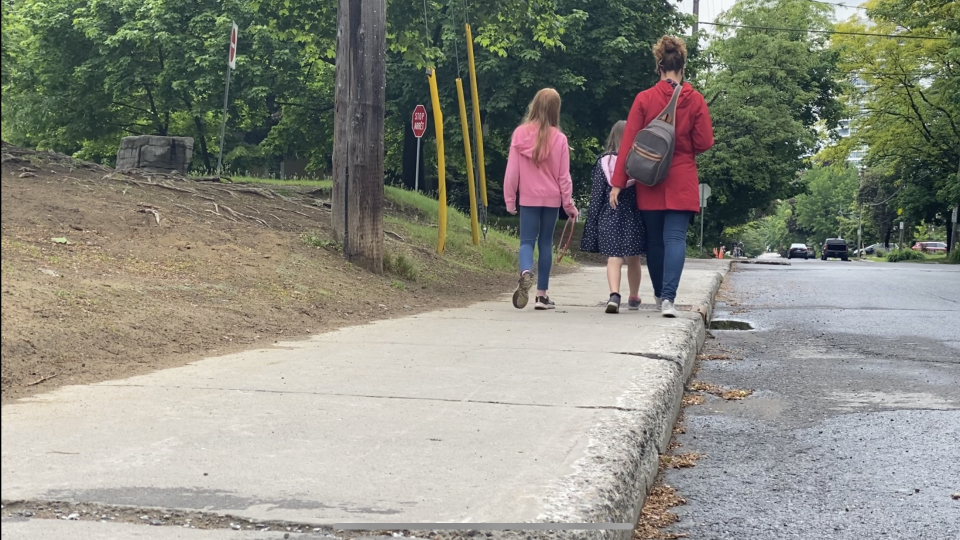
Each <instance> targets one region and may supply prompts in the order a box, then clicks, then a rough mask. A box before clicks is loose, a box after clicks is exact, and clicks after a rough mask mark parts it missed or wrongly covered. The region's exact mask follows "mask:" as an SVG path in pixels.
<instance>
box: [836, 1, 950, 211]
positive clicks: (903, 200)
mask: <svg viewBox="0 0 960 540" xmlns="http://www.w3.org/2000/svg"><path fill="white" fill-rule="evenodd" d="M866 14H867V16H868V17H869V20H868V21H861V20H853V19H851V20H850V21H849V22H847V23H844V24H842V25H839V29H840V30H845V31H854V32H856V31H865V30H869V32H871V33H879V34H892V33H901V32H903V33H907V34H913V35H922V36H933V37H939V38H945V39H937V40H933V39H905V40H896V39H887V38H881V37H875V36H865V35H837V36H834V39H833V40H832V41H831V46H832V47H833V49H834V50H835V51H837V53H838V54H839V55H840V58H841V65H842V67H843V68H844V69H847V70H851V71H856V72H858V73H859V77H860V78H861V79H862V80H864V81H865V82H866V83H867V84H868V85H869V90H868V91H867V92H865V93H863V94H859V93H855V94H853V95H852V96H850V97H851V101H856V100H862V103H861V104H860V105H861V106H862V109H861V113H862V114H860V115H857V117H856V119H855V120H854V122H853V125H852V127H853V128H855V129H856V133H855V135H854V136H852V137H850V138H849V139H847V140H844V141H843V143H842V144H841V145H839V147H838V151H837V152H835V153H834V154H835V157H837V158H842V157H844V155H845V153H847V152H849V151H851V150H855V149H858V148H860V147H861V145H866V146H867V147H868V153H867V157H866V161H867V163H868V164H869V165H870V166H871V167H873V168H875V169H877V170H878V171H881V172H882V173H883V174H884V175H885V176H886V178H885V180H884V188H885V191H886V192H887V193H890V194H891V196H894V199H893V200H892V201H891V203H890V206H891V207H892V208H893V209H894V210H895V211H897V212H898V214H900V216H899V217H900V219H902V220H904V221H907V222H910V223H914V224H915V223H918V222H920V221H922V220H925V221H927V222H935V223H937V224H942V223H943V222H944V221H945V219H946V217H948V215H949V209H950V208H951V207H952V206H954V205H955V204H957V203H958V202H960V172H958V170H957V167H958V163H960V99H958V96H960V72H958V71H957V69H956V66H957V65H958V63H960V3H957V2H954V1H950V0H872V1H871V2H869V3H868V4H867V10H866ZM900 219H898V220H897V221H899V220H900ZM884 222H885V220H884ZM885 226H886V225H885Z"/></svg>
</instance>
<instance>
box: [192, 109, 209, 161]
mask: <svg viewBox="0 0 960 540" xmlns="http://www.w3.org/2000/svg"><path fill="white" fill-rule="evenodd" d="M193 123H194V125H196V126H197V138H198V139H200V153H201V154H203V166H204V167H206V168H207V172H208V173H209V172H210V171H212V170H213V166H212V165H210V152H208V151H207V134H206V130H205V129H204V128H203V119H202V118H200V117H199V116H194V117H193Z"/></svg>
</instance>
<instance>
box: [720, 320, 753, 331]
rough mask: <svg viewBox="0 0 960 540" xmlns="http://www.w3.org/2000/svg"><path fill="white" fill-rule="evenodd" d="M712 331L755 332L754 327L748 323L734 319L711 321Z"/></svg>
mask: <svg viewBox="0 0 960 540" xmlns="http://www.w3.org/2000/svg"><path fill="white" fill-rule="evenodd" d="M710 329H711V330H754V326H753V325H752V324H750V323H748V322H747V321H735V320H732V319H714V320H713V321H710Z"/></svg>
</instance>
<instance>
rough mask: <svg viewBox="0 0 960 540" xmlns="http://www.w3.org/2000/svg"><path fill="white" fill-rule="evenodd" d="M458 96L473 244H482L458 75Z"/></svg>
mask: <svg viewBox="0 0 960 540" xmlns="http://www.w3.org/2000/svg"><path fill="white" fill-rule="evenodd" d="M457 98H459V99H460V125H461V126H462V127H463V152H464V153H465V154H466V157H467V183H468V184H469V185H470V188H469V190H468V191H470V231H471V232H472V233H473V245H475V246H478V245H480V221H479V220H477V186H476V184H475V183H474V179H473V151H472V150H471V149H470V123H469V122H468V121H467V105H466V101H464V99H463V81H462V80H461V79H460V78H459V77H457Z"/></svg>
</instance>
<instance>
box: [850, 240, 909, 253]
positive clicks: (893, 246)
mask: <svg viewBox="0 0 960 540" xmlns="http://www.w3.org/2000/svg"><path fill="white" fill-rule="evenodd" d="M897 249H900V246H898V245H897V244H890V246H889V247H888V246H884V245H883V244H882V243H880V244H870V245H869V246H867V247H865V248H863V252H864V253H866V254H867V255H873V254H874V253H876V252H878V251H881V252H882V251H894V250H897ZM853 254H854V255H860V250H859V249H855V250H854V251H853Z"/></svg>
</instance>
